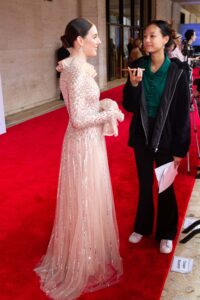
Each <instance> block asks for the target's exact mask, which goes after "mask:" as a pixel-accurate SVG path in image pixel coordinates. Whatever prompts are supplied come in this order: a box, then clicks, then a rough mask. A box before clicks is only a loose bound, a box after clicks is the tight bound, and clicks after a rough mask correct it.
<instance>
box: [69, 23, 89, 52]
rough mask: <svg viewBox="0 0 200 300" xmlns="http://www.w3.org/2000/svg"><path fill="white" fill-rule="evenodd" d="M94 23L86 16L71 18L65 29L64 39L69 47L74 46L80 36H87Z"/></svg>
mask: <svg viewBox="0 0 200 300" xmlns="http://www.w3.org/2000/svg"><path fill="white" fill-rule="evenodd" d="M92 26H93V23H92V22H90V21H89V20H87V19H84V18H76V19H73V20H71V21H70V22H69V23H68V24H67V26H66V29H65V34H64V40H65V43H66V46H67V48H70V47H73V46H74V41H75V40H76V39H77V37H78V36H81V37H85V36H86V35H87V34H88V31H89V30H90V28H91V27H92Z"/></svg>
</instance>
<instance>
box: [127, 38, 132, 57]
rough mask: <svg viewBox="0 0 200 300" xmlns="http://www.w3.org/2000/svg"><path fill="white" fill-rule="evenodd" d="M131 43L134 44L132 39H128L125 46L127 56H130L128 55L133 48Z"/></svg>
mask: <svg viewBox="0 0 200 300" xmlns="http://www.w3.org/2000/svg"><path fill="white" fill-rule="evenodd" d="M133 43H134V38H133V37H130V39H129V42H128V44H127V49H128V55H130V53H131V50H132V48H133Z"/></svg>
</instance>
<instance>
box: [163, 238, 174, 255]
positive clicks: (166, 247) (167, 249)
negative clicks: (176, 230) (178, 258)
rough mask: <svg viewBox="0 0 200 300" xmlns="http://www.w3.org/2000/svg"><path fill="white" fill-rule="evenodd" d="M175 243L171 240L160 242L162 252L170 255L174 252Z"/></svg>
mask: <svg viewBox="0 0 200 300" xmlns="http://www.w3.org/2000/svg"><path fill="white" fill-rule="evenodd" d="M172 248H173V242H172V241H171V240H161V241H160V252H161V253H164V254H169V253H171V252H172Z"/></svg>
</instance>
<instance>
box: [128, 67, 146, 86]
mask: <svg viewBox="0 0 200 300" xmlns="http://www.w3.org/2000/svg"><path fill="white" fill-rule="evenodd" d="M128 71H129V76H130V82H131V84H132V86H134V87H136V86H138V84H139V82H140V81H142V76H143V71H144V69H141V68H137V69H131V68H129V67H128Z"/></svg>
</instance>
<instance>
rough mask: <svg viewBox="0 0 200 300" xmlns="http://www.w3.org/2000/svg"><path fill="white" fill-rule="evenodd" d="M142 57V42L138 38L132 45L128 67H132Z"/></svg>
mask: <svg viewBox="0 0 200 300" xmlns="http://www.w3.org/2000/svg"><path fill="white" fill-rule="evenodd" d="M142 56H143V53H142V41H141V40H140V39H139V38H137V39H135V40H134V41H133V43H132V49H131V51H130V54H129V57H128V65H130V64H131V63H132V62H134V61H135V60H137V59H138V58H140V57H142Z"/></svg>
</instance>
